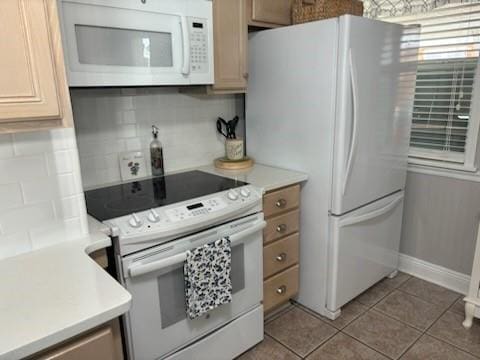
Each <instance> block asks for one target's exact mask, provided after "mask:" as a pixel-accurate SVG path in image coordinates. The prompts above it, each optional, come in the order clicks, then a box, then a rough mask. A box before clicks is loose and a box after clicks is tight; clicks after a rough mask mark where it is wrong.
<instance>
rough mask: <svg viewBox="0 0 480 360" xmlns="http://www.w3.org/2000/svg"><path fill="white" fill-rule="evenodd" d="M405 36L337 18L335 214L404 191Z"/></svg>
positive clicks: (408, 83) (408, 99)
mask: <svg viewBox="0 0 480 360" xmlns="http://www.w3.org/2000/svg"><path fill="white" fill-rule="evenodd" d="M404 32H406V30H404V28H403V27H402V26H400V25H397V24H390V23H385V22H381V21H375V20H369V19H364V18H360V17H356V16H343V17H341V18H340V40H339V42H340V43H339V69H338V73H337V81H338V84H337V105H336V109H337V110H336V124H335V143H334V164H333V182H332V199H331V200H332V204H331V211H332V213H333V214H336V215H340V214H344V213H346V212H348V211H350V210H353V209H356V208H359V207H361V206H363V205H365V204H367V203H369V202H371V201H374V200H376V199H379V198H381V197H383V196H386V195H388V194H391V193H393V192H395V191H397V190H400V189H403V188H404V186H405V177H406V167H407V154H408V143H409V138H410V122H411V112H412V104H413V92H414V83H415V69H416V68H415V65H414V64H412V63H409V62H407V61H406V59H405V56H404V55H403V54H404V53H405V51H404V52H403V53H401V46H405V42H402V39H404V38H406V37H407V34H405V35H404ZM409 54H410V55H411V51H410V52H409Z"/></svg>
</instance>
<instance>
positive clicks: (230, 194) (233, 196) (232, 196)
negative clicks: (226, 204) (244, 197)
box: [227, 190, 238, 201]
mask: <svg viewBox="0 0 480 360" xmlns="http://www.w3.org/2000/svg"><path fill="white" fill-rule="evenodd" d="M227 197H228V198H229V199H230V200H234V201H235V200H237V199H238V192H237V191H236V190H230V191H229V192H228V193H227Z"/></svg>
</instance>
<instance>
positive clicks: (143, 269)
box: [128, 220, 267, 277]
mask: <svg viewBox="0 0 480 360" xmlns="http://www.w3.org/2000/svg"><path fill="white" fill-rule="evenodd" d="M266 225H267V223H266V222H265V221H264V220H262V221H259V222H258V223H256V224H254V225H252V226H251V227H249V228H247V229H245V230H242V231H240V232H238V233H236V234H233V235H231V236H229V239H230V243H231V244H233V243H235V242H237V241H239V240H241V239H243V238H245V237H247V236H249V235H252V234H254V233H256V232H257V231H260V230H262V229H263V228H264V227H265V226H266ZM186 259H187V253H186V252H182V253H180V254H176V255H173V256H169V257H168V258H165V259H161V260H158V261H154V262H151V263H148V264H139V265H132V266H129V267H128V273H129V274H130V276H131V277H135V276H140V275H144V274H147V273H150V272H153V271H157V270H161V269H164V268H166V267H168V266H172V265H176V264H178V263H181V262H184V261H185V260H186Z"/></svg>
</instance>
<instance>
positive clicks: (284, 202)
mask: <svg viewBox="0 0 480 360" xmlns="http://www.w3.org/2000/svg"><path fill="white" fill-rule="evenodd" d="M275 206H276V207H277V208H280V209H283V208H284V207H285V206H287V200H285V199H280V200H277V202H276V203H275Z"/></svg>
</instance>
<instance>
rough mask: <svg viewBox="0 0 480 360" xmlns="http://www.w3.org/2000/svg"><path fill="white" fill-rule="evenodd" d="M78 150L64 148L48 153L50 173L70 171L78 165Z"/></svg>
mask: <svg viewBox="0 0 480 360" xmlns="http://www.w3.org/2000/svg"><path fill="white" fill-rule="evenodd" d="M77 162H78V158H77V152H76V151H75V150H62V151H56V152H54V153H51V154H47V166H48V172H49V174H63V173H70V172H73V171H74V170H76V169H77V168H78V167H77V166H76V163H77Z"/></svg>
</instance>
